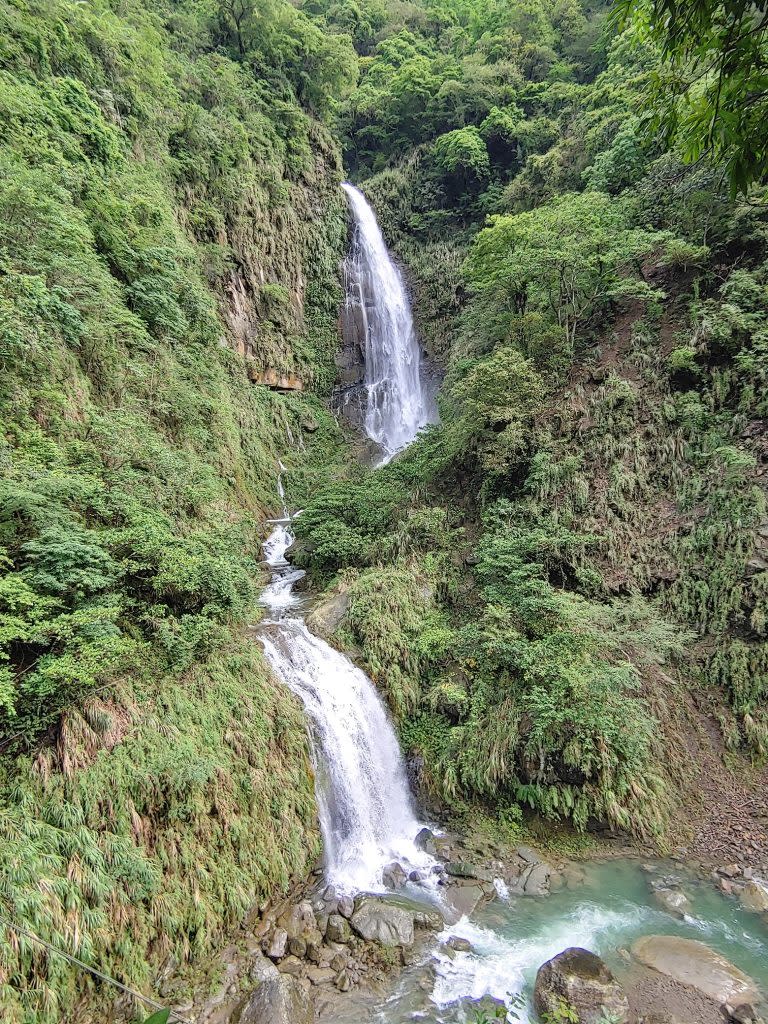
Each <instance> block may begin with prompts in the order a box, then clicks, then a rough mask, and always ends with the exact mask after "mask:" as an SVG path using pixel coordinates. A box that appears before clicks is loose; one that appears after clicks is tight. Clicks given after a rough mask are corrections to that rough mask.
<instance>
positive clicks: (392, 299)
mask: <svg viewBox="0 0 768 1024" xmlns="http://www.w3.org/2000/svg"><path fill="white" fill-rule="evenodd" d="M342 188H343V189H344V191H345V192H346V194H347V198H348V200H349V205H350V208H351V210H352V216H353V218H354V231H353V236H352V249H351V252H350V254H349V256H348V258H347V261H346V278H347V281H346V302H347V304H348V305H352V306H354V307H356V309H357V310H358V313H359V316H360V318H361V319H362V329H363V333H364V335H365V353H364V356H365V385H366V406H365V422H364V426H365V432H366V433H367V434H368V436H369V437H370V438H371V439H372V440H373V441H374V442H375V443H376V444H377V445H378V446H379V448H380V449H381V451H382V456H383V461H385V462H386V461H388V460H389V459H391V458H392V456H393V455H395V454H396V453H397V452H399V451H401V450H402V449H403V448H405V447H406V445H408V444H410V443H411V441H413V439H414V438H415V437H416V435H417V434H418V432H419V431H420V430H421V428H422V427H424V426H426V424H427V423H429V422H430V419H431V414H430V412H431V410H430V401H429V400H428V398H427V396H426V395H425V392H424V388H423V386H422V380H421V373H420V358H419V344H418V340H417V338H416V331H415V329H414V326H413V317H412V315H411V307H410V303H409V302H408V296H407V294H406V291H405V286H404V284H403V279H402V277H401V275H400V271H399V270H398V268H397V267H396V266H395V264H394V263H393V262H392V259H391V257H390V255H389V252H388V250H387V246H386V244H385V242H384V238H383V237H382V234H381V231H380V229H379V225H378V224H377V222H376V216H375V214H374V212H373V210H372V209H371V207H370V205H369V204H368V201H367V200H366V198H365V196H364V195H363V194H362V192H360V190H359V189H356V188H355V187H354V186H353V185H350V184H349V183H348V182H344V184H343V185H342Z"/></svg>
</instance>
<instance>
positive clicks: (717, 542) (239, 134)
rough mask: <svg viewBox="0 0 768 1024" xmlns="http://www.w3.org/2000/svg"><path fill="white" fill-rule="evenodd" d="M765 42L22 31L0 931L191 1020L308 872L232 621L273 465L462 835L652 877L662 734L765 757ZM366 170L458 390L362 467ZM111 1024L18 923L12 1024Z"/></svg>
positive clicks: (328, 0)
mask: <svg viewBox="0 0 768 1024" xmlns="http://www.w3.org/2000/svg"><path fill="white" fill-rule="evenodd" d="M662 22H663V23H664V24H665V25H666V26H668V30H665V31H664V32H661V30H660V29H659V28H658V26H659V25H660V24H662ZM765 32H766V19H765V10H764V4H757V5H754V4H752V5H749V6H746V5H743V4H740V3H736V4H729V5H727V7H723V6H721V5H719V4H716V3H714V2H713V0H683V2H680V3H678V2H673V0H648V3H647V4H632V5H631V6H629V5H622V4H619V5H617V6H616V7H615V8H614V9H611V8H610V7H609V6H607V5H606V4H605V3H603V2H600V0H581V2H580V0H554V2H550V3H546V4H545V3H544V2H543V0H519V2H515V3H512V2H511V0H301V2H297V3H289V2H288V0H252V2H250V0H89V2H88V3H80V2H77V0H0V127H1V129H2V130H1V131H0V418H2V431H0V564H1V565H2V572H1V573H0V854H2V856H1V857H0V860H2V864H3V868H2V870H1V871H0V913H2V914H3V915H4V916H6V917H7V918H9V919H12V920H15V921H17V922H19V923H20V924H22V925H24V926H26V927H27V928H29V929H30V930H31V931H33V932H35V933H36V934H38V935H40V936H41V937H43V938H45V939H48V940H50V941H53V942H59V943H63V944H64V945H65V946H66V948H67V949H68V951H70V952H72V953H74V954H75V955H77V956H79V957H80V958H82V959H84V960H86V961H88V962H90V963H93V964H98V965H99V966H100V967H101V968H102V969H104V970H107V971H108V972H109V973H110V974H112V975H113V976H114V977H116V978H118V979H120V980H122V981H124V982H125V983H127V984H130V985H132V986H134V987H137V988H140V989H141V990H142V991H144V992H147V993H154V994H155V995H160V996H161V997H163V998H166V997H167V998H170V997H172V996H173V995H174V994H175V993H178V992H182V991H187V989H185V987H184V986H185V985H189V986H191V985H192V984H193V982H195V983H200V982H201V978H203V977H204V968H205V964H206V956H207V955H208V954H209V953H210V951H211V950H212V949H214V948H215V947H216V945H217V943H219V942H220V941H221V940H222V938H223V936H224V935H226V934H227V932H228V930H229V929H231V927H232V926H233V925H234V924H235V923H236V922H237V921H239V920H241V919H242V917H243V915H244V914H245V913H246V912H247V911H248V909H249V908H251V907H252V906H253V905H254V904H257V903H258V902H260V901H261V900H263V899H264V898H265V897H266V896H267V895H269V894H274V893H277V892H281V891H285V890H286V889H288V888H289V886H290V885H291V884H292V882H293V881H294V880H295V879H297V878H300V877H303V876H304V875H305V874H306V873H307V871H308V870H309V868H310V867H311V865H312V864H313V862H314V859H315V857H316V854H317V852H318V848H319V840H318V835H317V828H316V813H315V807H314V799H313V780H312V776H311V771H310V767H309V762H308V758H307V749H306V740H305V736H304V729H303V724H302V718H301V715H300V712H299V709H298V708H297V707H296V706H295V705H294V702H293V701H292V699H291V698H290V696H289V695H288V694H286V693H285V692H283V691H282V690H280V689H279V688H278V686H277V684H276V683H275V681H274V680H273V679H272V678H271V677H270V676H269V674H268V672H267V670H266V668H265V666H264V663H263V660H262V658H261V656H260V653H259V651H258V649H257V647H256V646H255V645H254V644H253V642H252V640H251V639H250V638H249V636H248V634H247V629H246V627H247V625H248V624H249V623H250V622H252V621H254V619H255V618H256V616H257V615H258V611H257V609H256V594H257V593H258V588H259V585H260V571H259V568H258V557H259V556H258V545H259V540H260V528H261V524H262V522H263V520H264V519H265V518H266V517H267V516H268V515H269V514H270V513H271V512H273V511H274V510H275V504H276V501H275V483H276V473H277V465H278V459H280V458H282V459H283V460H284V461H285V462H286V464H287V466H288V469H287V472H286V485H287V487H288V491H289V498H290V500H291V501H292V502H294V503H295V504H296V505H297V506H298V505H302V506H304V507H305V513H304V515H303V517H302V518H301V519H300V521H299V522H300V528H301V537H300V550H299V552H298V555H297V557H299V558H300V559H301V561H302V563H303V564H304V565H305V566H306V567H307V568H308V569H309V570H310V574H311V577H312V580H313V583H314V585H315V586H317V587H318V588H320V587H323V586H327V587H329V588H330V589H331V590H340V589H344V590H346V591H347V592H348V593H349V595H350V604H349V614H348V616H347V619H346V621H345V622H344V623H343V625H342V627H341V629H340V631H339V634H338V636H337V637H336V638H335V639H336V641H337V642H338V643H340V644H342V645H344V646H346V647H348V648H349V649H350V650H353V651H355V652H356V656H357V657H358V658H359V659H360V660H361V663H362V664H364V665H365V667H366V668H367V670H368V671H369V672H370V673H371V675H372V676H373V678H374V679H375V681H376V682H377V683H378V684H379V685H380V686H381V687H382V690H383V692H384V693H385V694H386V696H387V699H388V701H389V704H390V707H391V709H392V712H393V715H394V716H395V718H396V720H397V723H398V727H399V729H400V733H401V737H402V740H403V744H404V746H405V747H406V749H407V750H408V751H409V752H410V753H413V754H416V755H418V756H419V757H420V758H421V761H422V763H423V773H422V774H423V785H424V789H425V791H427V792H428V793H429V794H431V796H432V798H434V799H436V800H440V801H441V802H442V803H443V804H444V805H447V806H448V807H450V808H451V809H452V810H453V811H454V812H455V813H457V814H460V813H462V812H463V811H464V810H466V809H467V808H469V807H471V806H474V805H477V804H480V805H482V806H484V807H486V808H490V810H491V811H492V813H493V814H494V815H495V816H496V817H497V818H498V819H499V820H501V821H504V822H508V823H510V825H514V824H515V823H516V822H518V821H519V820H520V817H521V813H522V809H526V811H527V812H535V813H537V814H539V815H543V816H546V817H548V818H550V819H565V820H567V821H570V822H572V823H573V824H574V825H575V826H576V827H577V828H584V827H586V826H587V824H588V823H590V822H592V821H594V820H599V821H602V822H608V823H610V824H612V825H614V826H618V827H620V828H623V829H627V830H630V831H633V832H635V833H636V834H638V835H642V836H646V837H649V838H653V839H655V840H656V841H657V842H659V843H663V841H664V836H665V830H666V828H667V824H668V819H669V810H670V808H671V807H674V804H675V800H676V794H677V786H678V784H679V783H680V779H681V774H680V773H681V771H682V770H683V766H681V765H680V750H679V727H680V719H679V709H680V708H685V707H686V706H688V704H690V702H693V705H692V706H694V707H706V708H707V709H708V710H709V711H710V712H711V713H712V714H714V715H715V716H716V717H717V718H718V720H719V722H720V725H721V729H722V733H723V737H724V739H725V741H726V742H727V744H728V745H729V746H730V747H731V748H732V749H734V750H739V751H741V752H742V753H745V754H747V755H748V756H751V757H754V758H755V759H760V758H763V757H765V756H766V753H767V748H768V711H767V708H766V700H767V699H768V654H767V653H766V652H767V647H766V629H767V628H768V626H767V623H768V606H767V604H766V601H767V599H768V572H767V571H766V570H767V569H768V562H766V560H765V559H766V551H765V549H766V544H768V521H767V520H766V509H765V477H764V469H765V460H766V444H765V429H764V424H765V420H766V417H768V408H767V407H766V393H768V392H767V389H766V385H768V301H767V300H768V261H767V256H768V252H767V250H766V217H765V206H764V202H763V200H764V180H765V175H766V129H765V124H766V117H765V103H766V99H765V90H764V87H763V85H762V84H761V82H762V81H763V78H764V72H765V58H766V38H765ZM343 174H348V175H349V176H351V177H352V178H353V179H354V180H355V181H357V182H358V183H360V184H361V185H362V187H363V188H364V190H365V192H366V194H367V195H368V196H369V198H370V199H371V201H372V202H373V203H374V205H375V207H376V210H377V213H378V216H379V220H380V222H381V224H382V227H383V230H384V233H385V236H386V237H387V239H388V241H389V242H390V243H391V245H392V247H393V248H394V250H395V252H396V254H397V256H398V257H399V259H400V260H401V262H402V263H403V265H404V267H405V269H406V272H407V274H408V277H409V281H410V283H411V285H412V290H413V298H414V309H415V313H416V317H417V320H418V324H419V328H420V331H421V335H422V338H423V341H424V344H425V347H426V349H427V352H428V353H429V357H430V359H431V360H432V361H433V362H434V364H435V365H436V366H437V367H439V369H440V371H441V373H443V374H444V383H443V387H442V390H441V396H440V411H441V421H440V424H439V425H436V426H434V427H432V428H430V429H429V430H428V431H427V432H426V433H425V435H424V436H423V437H422V438H421V439H420V440H419V441H418V442H417V443H416V444H415V445H414V446H413V447H412V449H411V450H409V451H408V452H407V453H405V454H404V455H403V456H401V457H400V458H399V459H397V460H396V461H395V462H394V463H393V464H391V465H390V466H387V467H385V468H383V469H380V470H376V471H372V470H370V469H366V468H365V467H364V466H363V465H361V464H360V463H359V462H358V461H357V458H356V455H357V451H356V447H355V443H354V439H350V437H349V436H348V435H347V434H346V433H345V431H344V429H343V428H342V427H341V426H340V425H339V423H338V422H337V420H336V418H335V417H334V416H333V415H332V414H331V413H330V411H329V398H330V396H331V392H332V388H333V384H334V380H335V375H336V368H335V365H334V352H335V350H336V348H337V344H338V336H337V314H338V308H339V303H340V301H341V286H340V278H339V273H338V270H339V263H340V260H341V258H342V256H343V253H344V249H345V244H346V224H345V209H344V204H343V197H342V195H341V192H340V190H339V188H338V184H339V182H340V180H341V178H342V175H343ZM267 369H271V370H274V371H276V372H278V373H280V374H288V375H292V376H293V377H295V378H296V379H297V380H298V381H299V382H300V383H301V384H302V385H303V390H302V391H301V392H298V391H296V392H292V393H288V394H284V393H278V392H275V391H274V390H270V389H269V388H268V387H265V386H264V385H263V384H261V383H259V381H260V380H261V379H263V376H262V375H263V373H264V371H265V370H267ZM255 837H257V838H255ZM171 974H172V975H173V978H174V981H173V985H176V986H177V988H176V989H173V987H172V986H171V987H170V988H169V987H168V986H169V985H171V982H170V981H169V980H168V979H169V977H170V975H171ZM179 986H180V987H179ZM161 990H162V991H161ZM112 1001H113V994H112V993H111V992H107V991H105V990H104V989H103V987H101V986H98V985H97V984H96V983H95V982H90V981H84V979H83V977H82V976H80V975H76V974H75V973H74V972H73V971H72V969H71V967H70V966H69V965H67V964H66V963H64V962H60V961H58V960H56V958H53V957H48V956H45V955H43V954H42V953H41V951H40V949H39V947H36V946H35V945H34V944H31V943H29V942H28V941H26V940H24V939H21V940H18V941H17V940H16V939H15V938H14V937H13V936H12V935H11V934H10V933H8V932H6V931H4V930H2V931H0V1013H2V1015H3V1019H7V1020H9V1021H12V1022H24V1024H51V1022H54V1021H62V1020H75V1019H78V1014H79V1013H80V1012H81V1009H82V1007H83V1006H84V1005H86V1006H88V1007H89V1008H92V1007H99V1006H101V1007H105V1006H108V1005H112ZM119 1010H120V1012H121V1013H124V1014H125V1015H126V1016H130V1014H131V1013H134V1014H139V1012H140V1008H138V1007H132V1006H130V1005H127V1004H125V1005H121V1006H120V1007H119ZM89 1012H90V1010H89Z"/></svg>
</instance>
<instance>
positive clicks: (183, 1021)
mask: <svg viewBox="0 0 768 1024" xmlns="http://www.w3.org/2000/svg"><path fill="white" fill-rule="evenodd" d="M0 924H2V925H5V927H6V928H10V929H11V930H12V931H14V932H16V933H17V934H18V935H24V936H25V937H26V938H28V939H31V940H32V941H33V942H37V943H39V944H40V945H41V946H44V947H45V948H46V949H48V950H50V952H51V953H56V955H57V956H63V957H64V959H65V960H69V962H70V963H71V964H74V965H75V966H76V967H79V968H81V970H83V971H88V972H89V973H90V974H93V975H95V976H96V977H97V978H100V979H101V980H102V981H106V982H108V983H109V984H110V985H114V986H115V987H116V988H119V989H121V990H122V991H123V992H126V993H127V994H128V995H130V996H133V997H134V998H136V999H140V1000H141V1002H143V1003H146V1004H147V1005H148V1006H151V1007H152V1008H153V1009H154V1010H166V1009H168V1007H166V1006H163V1004H162V1003H158V1002H157V1000H155V999H152V998H151V997H150V996H144V995H142V994H141V992H136V991H135V989H132V988H129V987H128V986H127V985H124V984H123V983H122V982H121V981H118V980H117V979H116V978H110V976H109V975H108V974H104V972H103V971H99V970H98V969H97V968H96V967H91V966H90V965H89V964H87V963H85V962H84V961H83V960H78V958H77V957H76V956H72V954H71V953H65V952H64V950H63V949H58V948H57V947H56V946H52V945H51V943H50V942H46V940H45V939H41V938H40V936H39V935H35V933H34V932H30V931H28V930H27V929H26V928H22V927H21V925H19V924H14V923H13V922H12V921H9V920H8V919H7V918H5V917H3V916H2V915H0ZM168 1020H169V1021H179V1022H180V1024H194V1022H193V1021H191V1020H190V1019H189V1018H188V1017H182V1016H181V1015H180V1014H178V1013H176V1011H175V1010H171V1013H170V1017H169V1018H168Z"/></svg>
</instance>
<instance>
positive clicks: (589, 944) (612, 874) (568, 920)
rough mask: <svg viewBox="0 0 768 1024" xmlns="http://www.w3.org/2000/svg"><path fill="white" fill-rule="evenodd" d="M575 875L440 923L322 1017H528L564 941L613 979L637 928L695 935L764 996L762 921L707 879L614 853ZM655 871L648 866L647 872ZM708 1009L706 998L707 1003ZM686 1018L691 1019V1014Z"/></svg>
mask: <svg viewBox="0 0 768 1024" xmlns="http://www.w3.org/2000/svg"><path fill="white" fill-rule="evenodd" d="M579 868H580V869H582V868H583V876H582V878H581V879H580V880H579V881H577V882H575V883H572V884H571V886H570V887H567V888H563V889H561V890H559V891H556V892H553V893H552V894H551V895H550V896H548V897H543V898H537V897H524V896H519V897H511V898H509V899H508V900H505V899H495V900H493V901H492V902H491V903H488V904H486V905H485V906H483V907H481V908H479V909H478V910H477V911H476V912H475V913H474V914H473V915H472V917H471V919H468V918H466V917H465V918H462V919H461V921H459V922H458V923H457V924H455V925H453V926H450V927H448V928H446V930H445V931H444V932H443V933H442V934H441V935H438V936H437V937H436V940H435V941H432V942H431V943H430V944H429V945H428V946H425V947H424V949H423V950H422V952H421V955H420V957H419V960H418V962H417V963H416V964H414V965H413V966H411V967H406V968H405V969H404V970H403V972H402V973H401V974H400V975H399V977H397V978H396V979H393V980H392V982H391V983H390V986H389V988H388V989H387V990H386V991H382V992H380V993H378V995H377V996H375V995H374V994H373V993H371V992H368V993H365V995H364V996H359V997H358V998H357V999H353V1000H350V1001H349V1005H348V1006H345V1004H344V1001H343V1000H340V1001H335V1002H334V1004H333V1007H332V1009H331V1008H329V1012H328V1013H327V1014H326V1013H321V1017H320V1021H321V1024H331V1022H333V1024H367V1022H372V1024H373V1022H375V1024H414V1022H421V1024H458V1022H460V1021H464V1020H467V1021H469V1022H471V1021H472V1020H473V1017H472V1014H471V1013H469V1015H468V1014H467V1010H466V1008H464V1009H463V1010H462V1009H461V1008H460V1007H459V1006H458V1005H457V1004H458V1001H459V1000H461V999H465V998H471V999H480V998H481V997H483V996H486V995H490V996H494V997H496V998H498V999H502V1000H504V1002H505V1003H506V1004H507V1006H508V1007H509V1010H510V1013H509V1015H508V1018H507V1019H508V1021H510V1022H512V1021H517V1022H519V1024H527V1022H528V1021H533V1020H535V1017H534V1015H533V1011H532V1009H531V1004H530V1000H531V996H532V993H533V984H534V981H535V978H536V972H537V970H538V968H539V967H540V966H541V964H543V963H544V962H545V961H546V960H549V959H550V958H551V957H553V956H555V955H556V954H557V953H559V952H561V951H562V950H564V949H566V948H567V947H568V946H583V947H584V948H586V949H590V950H592V951H593V952H595V953H597V954H599V955H600V956H601V957H602V958H603V959H604V960H605V962H606V963H607V964H608V966H609V967H610V968H611V970H612V971H613V972H614V973H615V974H616V976H617V978H618V979H619V980H622V979H623V978H626V977H627V976H628V975H629V974H630V973H631V971H632V970H633V968H632V966H631V965H630V964H628V962H627V951H628V950H630V948H631V946H632V943H633V942H634V941H635V940H636V939H638V938H641V937H642V936H645V935H674V936H679V937H682V938H688V939H696V940H698V941H699V942H703V943H705V944H706V945H707V946H709V947H710V948H711V949H713V950H715V951H716V952H718V953H721V954H722V955H723V956H725V957H726V958H727V959H728V960H730V961H731V963H733V964H735V965H736V966H737V967H738V968H739V969H740V970H742V971H743V972H744V973H745V974H747V975H749V976H750V977H751V978H752V979H753V981H754V982H755V983H756V984H757V986H758V988H759V989H760V990H761V992H762V994H763V995H764V996H765V995H766V994H768V923H766V921H765V919H764V918H761V916H760V915H759V914H755V913H751V912H749V911H747V910H744V909H742V907H741V905H740V904H739V903H738V901H737V900H735V899H733V898H732V897H727V896H724V895H723V894H721V893H720V892H719V891H718V890H717V889H716V888H715V886H714V885H713V884H712V882H711V881H709V880H708V879H703V878H701V877H700V876H697V875H695V874H694V873H693V872H691V871H689V870H687V869H685V868H684V867H682V866H681V865H680V864H678V863H676V862H671V861H653V862H649V863H648V864H645V862H641V861H639V860H634V859H626V858H617V859H611V860H607V861H598V862H594V863H589V864H584V865H579ZM648 868H653V872H652V873H651V872H649V871H648V870H647V869H648ZM653 878H663V879H664V880H665V881H666V880H674V881H675V882H676V883H677V884H678V885H679V886H680V887H681V889H682V890H683V892H684V893H685V894H686V896H687V897H688V899H689V901H690V904H691V913H690V915H689V916H687V917H685V918H678V917H676V916H673V915H672V914H670V913H668V912H666V911H665V910H663V909H662V908H661V906H660V905H659V904H658V903H657V901H656V898H655V896H654V894H653V892H652V889H651V884H650V883H651V881H652V879H653ZM451 935H456V936H461V937H462V938H466V939H467V940H469V942H470V943H471V945H472V951H471V952H457V953H454V952H452V951H448V950H446V949H445V948H444V942H445V940H446V939H447V938H448V937H449V936H451ZM713 1007H714V1004H713ZM686 1024H697V1021H696V1020H694V1019H691V1020H687V1021H686Z"/></svg>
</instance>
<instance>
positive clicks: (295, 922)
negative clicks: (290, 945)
mask: <svg viewBox="0 0 768 1024" xmlns="http://www.w3.org/2000/svg"><path fill="white" fill-rule="evenodd" d="M277 927H278V928H283V929H285V931H286V932H287V934H288V938H289V939H295V938H296V937H297V936H299V935H300V936H301V937H302V938H307V937H308V936H309V935H311V934H312V933H313V932H315V931H317V920H316V918H315V912H314V910H313V909H312V904H311V903H307V902H303V903H297V904H296V906H294V907H289V909H288V910H286V911H285V913H283V914H281V915H280V917H278V919H277Z"/></svg>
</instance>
